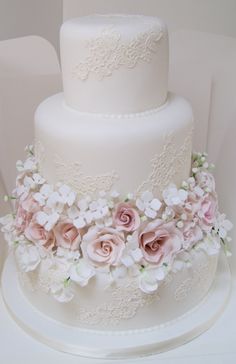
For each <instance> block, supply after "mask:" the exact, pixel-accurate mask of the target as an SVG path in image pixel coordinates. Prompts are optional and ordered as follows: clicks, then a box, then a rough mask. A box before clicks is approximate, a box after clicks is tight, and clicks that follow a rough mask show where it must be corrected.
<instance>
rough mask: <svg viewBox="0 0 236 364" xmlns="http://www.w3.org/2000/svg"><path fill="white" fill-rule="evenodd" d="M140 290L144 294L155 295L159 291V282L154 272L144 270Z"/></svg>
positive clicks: (141, 275)
mask: <svg viewBox="0 0 236 364" xmlns="http://www.w3.org/2000/svg"><path fill="white" fill-rule="evenodd" d="M139 288H140V289H141V291H143V292H144V293H147V294H149V293H153V292H155V291H156V290H157V289H158V282H157V279H156V277H155V274H154V271H152V270H146V269H144V270H143V271H142V272H141V274H140V276H139Z"/></svg>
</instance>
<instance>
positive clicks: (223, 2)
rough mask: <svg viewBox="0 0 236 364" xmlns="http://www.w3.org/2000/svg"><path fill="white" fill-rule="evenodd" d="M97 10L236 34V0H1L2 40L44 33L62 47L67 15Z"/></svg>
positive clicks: (177, 26)
mask: <svg viewBox="0 0 236 364" xmlns="http://www.w3.org/2000/svg"><path fill="white" fill-rule="evenodd" d="M94 12H97V13H109V12H114V13H115V12H123V13H143V14H146V15H152V14H154V15H158V16H160V17H162V18H163V19H164V20H165V21H166V22H167V23H168V27H169V30H170V31H173V30H177V29H192V30H199V31H203V32H210V33H215V34H222V35H226V36H232V37H236V0H64V1H63V0H0V40H5V39H9V38H16V37H21V36H25V35H40V36H42V37H44V38H46V39H47V40H49V41H50V42H51V43H52V44H53V45H54V46H55V48H56V49H57V51H58V50H59V28H60V25H61V23H62V21H63V18H64V19H68V18H70V17H75V16H79V15H86V14H89V13H94ZM63 13H64V14H63Z"/></svg>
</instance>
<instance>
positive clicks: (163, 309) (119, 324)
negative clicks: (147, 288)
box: [20, 250, 218, 330]
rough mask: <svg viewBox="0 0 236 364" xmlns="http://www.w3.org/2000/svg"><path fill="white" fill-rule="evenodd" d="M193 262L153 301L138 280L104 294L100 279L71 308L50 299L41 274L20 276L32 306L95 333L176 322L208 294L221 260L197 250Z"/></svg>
mask: <svg viewBox="0 0 236 364" xmlns="http://www.w3.org/2000/svg"><path fill="white" fill-rule="evenodd" d="M191 257H192V266H191V267H188V268H187V267H185V268H183V269H182V270H180V271H178V272H176V273H170V275H168V276H167V278H166V279H165V281H164V283H163V284H162V285H161V286H160V287H159V289H158V293H154V294H153V295H150V294H145V293H143V292H141V291H140V289H139V288H138V287H137V282H136V278H129V277H126V278H124V279H121V281H120V285H118V286H116V285H115V286H111V287H109V288H106V287H107V282H106V280H104V278H103V275H102V273H101V275H100V277H99V276H98V277H96V279H94V280H93V282H91V284H90V285H88V286H86V287H82V288H80V287H79V286H78V290H77V294H76V296H75V298H74V300H73V301H72V302H69V303H66V304H60V303H58V302H56V301H55V300H54V299H53V298H52V297H51V296H50V295H49V294H48V293H47V284H46V285H45V284H44V283H43V282H44V281H45V278H44V277H43V275H42V274H43V273H41V274H40V272H38V271H36V272H31V273H27V275H26V274H24V273H20V281H21V286H22V290H23V292H24V294H25V295H26V297H27V298H28V299H29V301H30V302H31V303H32V304H33V306H35V307H36V308H38V309H39V310H40V311H41V312H43V313H44V314H46V315H47V316H49V317H52V318H54V319H56V320H58V321H60V322H62V323H66V324H69V325H73V326H78V327H84V328H90V329H92V330H132V329H144V328H147V327H152V326H155V325H160V324H164V323H166V322H168V321H170V320H174V319H176V318H178V317H179V316H181V315H183V314H184V313H186V312H187V311H188V310H191V309H192V308H193V307H194V306H196V305H197V304H198V303H199V302H200V301H201V299H202V298H203V297H204V296H205V295H206V294H207V292H208V290H209V288H210V286H211V284H212V281H213V279H214V276H215V271H216V267H217V261H218V255H212V256H209V255H207V254H206V253H204V252H203V251H194V250H193V251H192V252H191ZM47 279H48V277H46V281H47Z"/></svg>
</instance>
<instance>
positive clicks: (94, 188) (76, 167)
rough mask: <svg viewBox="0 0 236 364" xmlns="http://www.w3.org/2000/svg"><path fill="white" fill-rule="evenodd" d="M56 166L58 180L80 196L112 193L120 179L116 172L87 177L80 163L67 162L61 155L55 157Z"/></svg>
mask: <svg viewBox="0 0 236 364" xmlns="http://www.w3.org/2000/svg"><path fill="white" fill-rule="evenodd" d="M55 166H56V174H57V180H58V181H60V182H63V183H65V184H67V185H69V186H70V187H72V188H73V189H75V190H76V191H77V192H78V193H79V194H80V195H84V194H93V193H95V192H99V191H110V190H111V189H112V186H113V185H114V183H115V182H116V181H117V180H118V178H119V177H118V175H117V173H116V172H115V171H111V172H107V173H103V174H99V175H95V176H88V175H85V174H84V173H83V171H82V165H81V164H80V163H79V162H70V163H68V162H65V161H63V159H62V158H61V157H60V156H59V155H55Z"/></svg>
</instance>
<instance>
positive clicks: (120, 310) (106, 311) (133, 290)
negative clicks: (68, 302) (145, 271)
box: [77, 279, 160, 327]
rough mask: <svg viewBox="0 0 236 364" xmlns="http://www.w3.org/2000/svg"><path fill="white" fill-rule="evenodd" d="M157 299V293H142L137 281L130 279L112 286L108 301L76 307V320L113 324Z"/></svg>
mask: <svg viewBox="0 0 236 364" xmlns="http://www.w3.org/2000/svg"><path fill="white" fill-rule="evenodd" d="M159 299H160V298H159V296H158V294H157V293H154V294H149V295H148V294H145V293H143V292H142V291H141V290H140V288H139V287H138V284H137V282H135V281H134V279H130V280H127V281H126V284H125V285H123V286H119V287H115V288H112V290H111V298H110V299H109V301H107V302H106V301H105V302H104V303H102V304H100V305H98V306H96V307H94V306H91V307H89V306H87V305H86V306H83V307H78V315H77V320H78V322H80V323H82V324H88V325H98V324H99V325H101V324H102V325H103V326H104V327H105V326H110V325H111V326H115V325H117V324H118V323H119V322H120V321H123V320H126V319H129V318H132V317H134V316H135V315H136V313H137V311H138V310H139V309H140V308H142V307H144V306H147V305H150V304H151V303H153V302H154V301H155V300H159Z"/></svg>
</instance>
